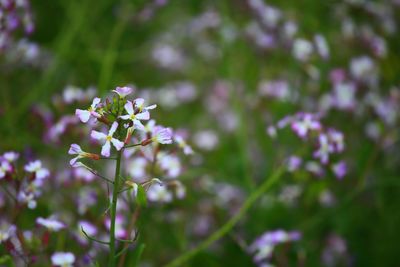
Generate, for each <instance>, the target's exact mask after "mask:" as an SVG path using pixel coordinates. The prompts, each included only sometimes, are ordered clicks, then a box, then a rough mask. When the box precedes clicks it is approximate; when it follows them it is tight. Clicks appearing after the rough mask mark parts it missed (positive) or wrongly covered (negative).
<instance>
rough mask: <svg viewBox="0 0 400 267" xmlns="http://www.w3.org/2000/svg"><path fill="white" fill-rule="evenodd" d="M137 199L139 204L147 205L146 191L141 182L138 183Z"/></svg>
mask: <svg viewBox="0 0 400 267" xmlns="http://www.w3.org/2000/svg"><path fill="white" fill-rule="evenodd" d="M136 201H137V203H138V205H139V206H142V207H144V206H146V205H147V196H146V191H145V190H144V188H143V186H141V185H140V184H139V185H138V190H137V196H136Z"/></svg>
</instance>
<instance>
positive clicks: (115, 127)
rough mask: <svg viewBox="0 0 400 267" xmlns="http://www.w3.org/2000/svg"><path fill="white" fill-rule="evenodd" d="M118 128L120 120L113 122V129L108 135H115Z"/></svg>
mask: <svg viewBox="0 0 400 267" xmlns="http://www.w3.org/2000/svg"><path fill="white" fill-rule="evenodd" d="M117 128H118V122H116V121H114V122H113V124H112V125H111V129H110V131H109V132H108V135H110V136H113V135H114V133H115V131H116V130H117Z"/></svg>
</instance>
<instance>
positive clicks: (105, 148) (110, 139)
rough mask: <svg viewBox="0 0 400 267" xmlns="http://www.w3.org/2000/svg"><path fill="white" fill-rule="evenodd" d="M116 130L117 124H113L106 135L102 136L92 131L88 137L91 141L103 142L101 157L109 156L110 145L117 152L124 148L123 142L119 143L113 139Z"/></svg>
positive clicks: (102, 134) (100, 133)
mask: <svg viewBox="0 0 400 267" xmlns="http://www.w3.org/2000/svg"><path fill="white" fill-rule="evenodd" d="M117 128H118V123H117V122H114V123H113V124H112V126H111V128H110V131H109V132H108V134H107V135H106V134H104V133H102V132H98V131H95V130H92V132H91V134H90V136H91V137H92V138H93V139H96V140H100V141H105V142H104V145H103V147H102V149H101V155H103V156H104V157H109V156H110V149H111V143H112V144H113V145H114V147H115V148H116V149H117V150H118V151H119V150H121V149H122V147H123V146H124V142H121V141H119V140H118V139H116V138H114V137H113V135H114V133H115V131H116V130H117Z"/></svg>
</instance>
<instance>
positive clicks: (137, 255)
mask: <svg viewBox="0 0 400 267" xmlns="http://www.w3.org/2000/svg"><path fill="white" fill-rule="evenodd" d="M145 247H146V245H145V244H143V243H142V244H139V245H138V246H137V248H136V249H135V251H134V256H133V265H132V266H139V261H140V258H141V256H142V254H143V250H144V248H145Z"/></svg>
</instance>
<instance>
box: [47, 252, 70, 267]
mask: <svg viewBox="0 0 400 267" xmlns="http://www.w3.org/2000/svg"><path fill="white" fill-rule="evenodd" d="M74 262H75V255H74V254H72V253H71V252H56V253H54V254H53V255H52V256H51V263H52V264H53V265H55V266H61V267H72V266H73V264H74Z"/></svg>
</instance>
